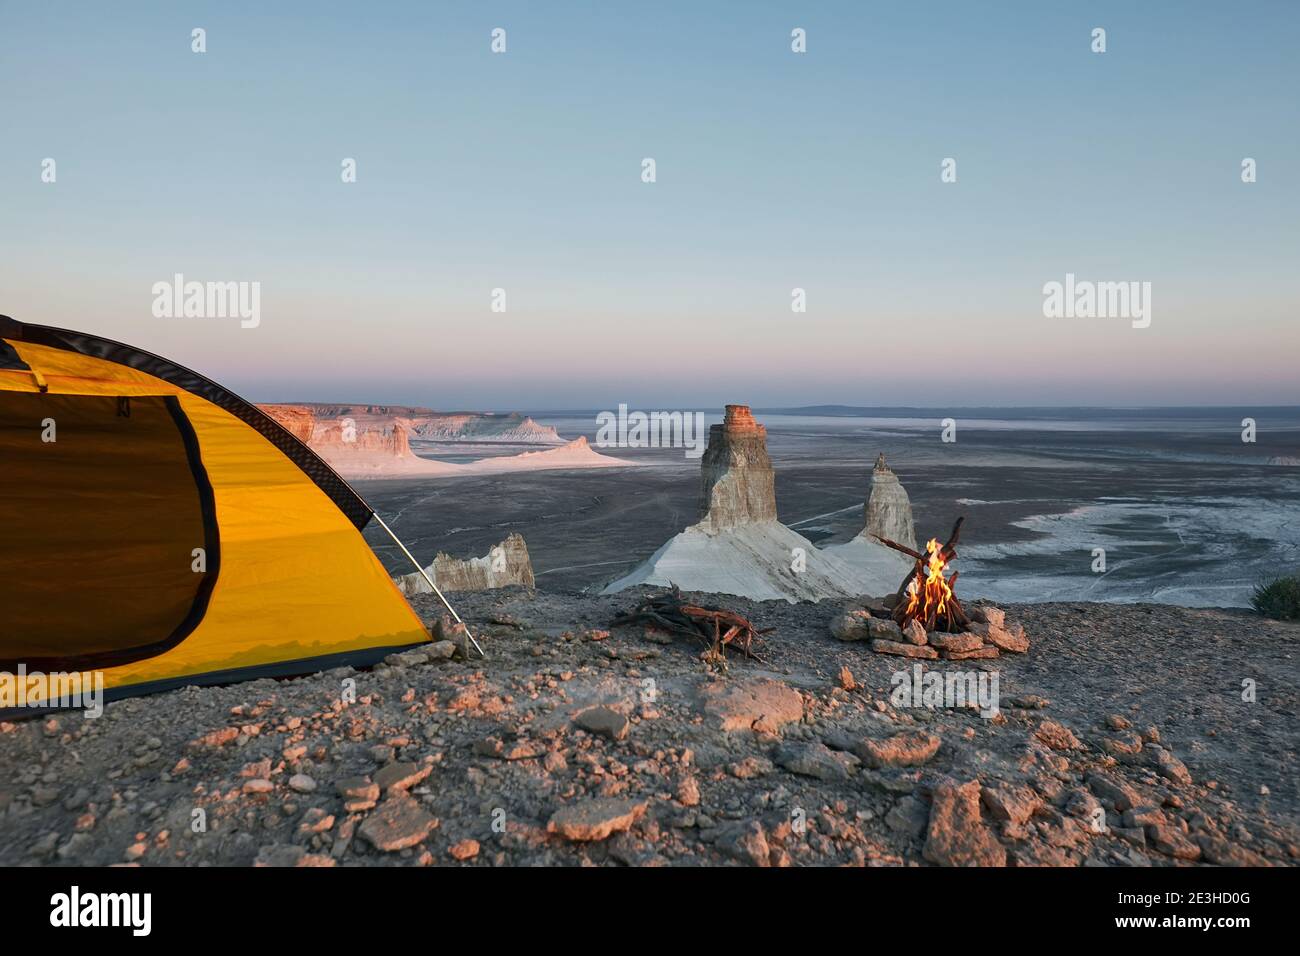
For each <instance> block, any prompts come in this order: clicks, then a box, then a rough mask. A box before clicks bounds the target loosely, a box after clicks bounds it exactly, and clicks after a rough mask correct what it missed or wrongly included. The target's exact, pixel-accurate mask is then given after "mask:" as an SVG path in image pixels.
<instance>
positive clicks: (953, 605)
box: [876, 517, 971, 633]
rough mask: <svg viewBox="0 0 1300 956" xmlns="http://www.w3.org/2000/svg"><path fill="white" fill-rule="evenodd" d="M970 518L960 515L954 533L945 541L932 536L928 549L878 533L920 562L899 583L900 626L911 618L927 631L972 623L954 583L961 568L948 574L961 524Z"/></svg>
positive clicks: (896, 618) (895, 612)
mask: <svg viewBox="0 0 1300 956" xmlns="http://www.w3.org/2000/svg"><path fill="white" fill-rule="evenodd" d="M965 520H966V519H965V518H964V517H962V518H958V519H957V523H956V524H954V525H953V526H952V534H950V535H948V540H947V541H946V542H944V544H943V545H940V544H939V541H938V539H937V538H931V539H930V540H929V541H928V542H927V543H926V546H925V553H924V554H922V553H921V552H919V551H915V550H913V549H912V548H909V547H907V546H906V545H902V544H899V543H898V542H897V541H890V540H889V539H888V538H881V537H878V536H877V537H876V540H877V541H879V542H880V543H881V544H883V545H886V546H887V547H890V548H893V549H894V550H895V551H901V552H903V553H904V554H906V555H908V556H909V557H911V558H912V559H913V560H915V561H916V566H915V567H914V568H912V570H910V571H908V572H907V577H906V578H904V579H903V583H902V584H900V585H899V587H898V594H897V596H896V597H895V599H894V608H893V619H894V621H895V622H897V623H898V624H899V626H902V627H905V626H906V625H907V623H908V621H916V622H918V623H919V624H920V625H921V626H922V627H923V628H925V630H926V631H945V632H948V633H959V632H961V631H964V630H966V629H968V628H969V627H970V623H971V620H970V617H969V615H967V613H966V611H965V610H964V609H963V608H962V606H961V602H960V601H959V600H957V595H955V594H954V593H953V590H952V586H953V585H954V584H955V583H956V582H957V575H958V574H960V573H961V572H959V571H953V572H952V574H951V575H947V574H945V572H946V571H948V570H949V569H950V567H951V566H952V562H953V559H954V558H956V557H957V549H956V546H957V539H958V537H959V536H960V535H961V525H962V522H963V521H965Z"/></svg>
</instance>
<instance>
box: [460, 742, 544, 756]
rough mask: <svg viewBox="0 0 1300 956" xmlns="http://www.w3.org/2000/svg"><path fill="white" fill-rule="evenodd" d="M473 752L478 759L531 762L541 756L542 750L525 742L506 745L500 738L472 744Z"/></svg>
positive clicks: (534, 744)
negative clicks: (493, 758)
mask: <svg viewBox="0 0 1300 956" xmlns="http://www.w3.org/2000/svg"><path fill="white" fill-rule="evenodd" d="M474 752H475V753H476V754H478V755H479V756H480V757H496V758H497V759H498V760H532V759H533V758H534V757H539V756H541V754H542V748H541V746H540V745H539V744H536V743H533V742H532V741H527V740H515V741H512V742H510V743H506V742H505V741H503V740H502V739H501V738H500V737H484V738H482V739H481V740H477V741H475V742H474Z"/></svg>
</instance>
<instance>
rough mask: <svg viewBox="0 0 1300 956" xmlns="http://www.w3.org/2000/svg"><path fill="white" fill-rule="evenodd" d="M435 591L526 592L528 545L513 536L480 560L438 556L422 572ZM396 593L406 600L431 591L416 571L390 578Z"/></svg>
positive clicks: (532, 584)
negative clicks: (515, 589)
mask: <svg viewBox="0 0 1300 956" xmlns="http://www.w3.org/2000/svg"><path fill="white" fill-rule="evenodd" d="M425 572H426V573H427V574H428V575H429V577H431V578H433V583H434V584H436V585H438V590H440V591H443V592H450V591H486V590H490V589H492V588H504V587H509V586H510V585H512V584H516V585H521V586H523V587H526V588H531V587H535V586H536V583H537V582H536V580H535V579H534V577H533V565H532V561H531V559H530V558H529V556H528V545H527V544H526V543H525V542H524V537H523V535H521V534H519V533H517V532H516V533H513V534H511V535H509V536H508V537H507V538H506V539H505V540H504V541H502V542H501V543H500V544H497V545H493V546H492V547H491V548H490V549H488V553H487V554H486V555H484V556H483V557H481V558H477V557H476V558H464V559H462V558H455V557H452V556H451V555H450V554H444V553H442V552H439V553H438V555H437V556H436V557H434V559H433V563H432V564H431V565H429V566H428V567H427V568H425ZM393 582H394V583H395V584H396V585H397V589H398V590H399V591H401V592H402V593H403V594H405V595H407V596H408V597H409V596H411V595H415V594H431V593H433V588H431V587H429V582H428V581H426V580H425V579H424V575H423V574H421V573H419V572H418V571H416V572H414V573H412V574H403V575H401V576H400V577H397V578H394V579H393Z"/></svg>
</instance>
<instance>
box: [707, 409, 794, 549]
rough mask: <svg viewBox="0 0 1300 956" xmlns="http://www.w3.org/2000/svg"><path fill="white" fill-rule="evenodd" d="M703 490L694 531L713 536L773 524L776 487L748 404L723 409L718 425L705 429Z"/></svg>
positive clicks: (760, 428)
mask: <svg viewBox="0 0 1300 956" xmlns="http://www.w3.org/2000/svg"><path fill="white" fill-rule="evenodd" d="M700 467H701V471H702V472H703V487H702V490H701V493H700V521H699V524H698V527H699V528H701V529H702V530H705V531H710V532H717V531H722V530H724V529H727V528H734V527H737V526H739V525H743V524H751V523H755V522H763V521H775V520H776V483H775V475H774V473H773V471H772V459H771V458H770V457H769V456H768V454H767V429H766V428H764V427H763V426H762V425H760V424H758V422H756V421H754V416H753V415H752V414H751V413H750V411H749V406H748V405H728V406H727V408H726V411H725V413H724V416H723V421H722V424H720V425H712V426H710V427H709V445H708V448H706V449H705V451H704V456H703V458H702V459H701V460H700Z"/></svg>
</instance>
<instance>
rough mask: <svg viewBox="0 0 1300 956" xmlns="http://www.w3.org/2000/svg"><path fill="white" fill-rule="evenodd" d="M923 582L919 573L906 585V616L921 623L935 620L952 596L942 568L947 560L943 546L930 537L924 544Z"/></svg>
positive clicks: (944, 611) (946, 607)
mask: <svg viewBox="0 0 1300 956" xmlns="http://www.w3.org/2000/svg"><path fill="white" fill-rule="evenodd" d="M925 554H926V558H925V567H924V568H923V569H922V571H923V572H924V574H925V581H924V583H921V582H920V575H919V574H916V575H913V576H912V580H911V581H910V582H908V585H907V594H908V600H907V612H906V616H907V617H914V618H918V619H919V620H920V621H921V623H922V624H924V623H925V622H927V621H929V620H935V621H937V620H938V618H939V616H940V615H941V614H944V613H946V612H947V610H948V599H949V598H951V597H952V588H951V587H949V586H948V581H947V579H946V578H945V577H944V576H943V570H944V568H946V567H947V566H948V562H947V561H945V560H944V557H943V546H942V545H940V544H939V542H938V540H936V539H935V538H931V539H930V540H929V541H928V542H926V545H925Z"/></svg>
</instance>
